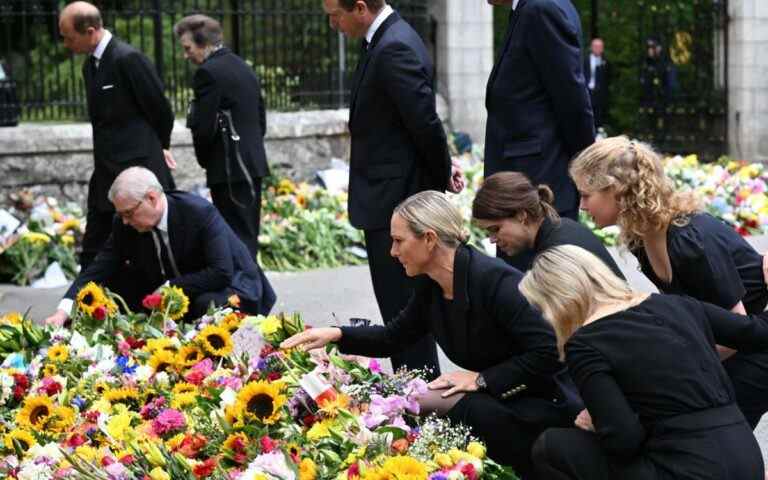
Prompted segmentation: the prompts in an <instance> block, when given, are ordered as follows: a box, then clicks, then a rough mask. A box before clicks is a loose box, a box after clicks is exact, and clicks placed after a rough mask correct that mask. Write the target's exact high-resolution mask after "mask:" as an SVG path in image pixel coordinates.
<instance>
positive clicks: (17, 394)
mask: <svg viewBox="0 0 768 480" xmlns="http://www.w3.org/2000/svg"><path fill="white" fill-rule="evenodd" d="M26 393H27V391H26V390H24V389H23V388H21V387H20V386H18V385H16V386H15V387H13V399H14V400H16V401H17V402H20V401H21V400H22V399H23V398H24V395H26Z"/></svg>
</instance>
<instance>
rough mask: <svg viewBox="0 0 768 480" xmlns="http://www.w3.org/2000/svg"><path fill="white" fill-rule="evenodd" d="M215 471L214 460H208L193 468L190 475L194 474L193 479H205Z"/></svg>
mask: <svg viewBox="0 0 768 480" xmlns="http://www.w3.org/2000/svg"><path fill="white" fill-rule="evenodd" d="M215 469H216V460H214V459H212V458H209V459H208V460H206V461H204V462H203V463H199V464H197V465H196V466H195V468H193V469H192V473H194V474H195V477H197V478H205V477H208V476H210V475H211V474H212V473H213V471H214V470H215Z"/></svg>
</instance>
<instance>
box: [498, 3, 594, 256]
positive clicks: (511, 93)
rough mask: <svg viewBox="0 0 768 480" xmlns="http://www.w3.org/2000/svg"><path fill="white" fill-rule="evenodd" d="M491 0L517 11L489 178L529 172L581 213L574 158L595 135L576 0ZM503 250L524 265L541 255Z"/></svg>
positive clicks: (568, 211) (566, 210)
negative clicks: (572, 165) (570, 167)
mask: <svg viewBox="0 0 768 480" xmlns="http://www.w3.org/2000/svg"><path fill="white" fill-rule="evenodd" d="M488 3H489V4H491V5H512V11H511V12H510V17H509V27H508V28H507V33H506V36H505V39H504V45H502V48H501V51H500V52H499V56H498V59H497V60H496V64H495V65H494V66H493V71H492V72H491V76H490V78H489V79H488V87H487V90H486V97H485V106H486V109H487V110H488V121H487V124H486V131H485V177H486V178H487V177H489V176H491V175H493V174H494V173H496V172H502V171H517V172H522V173H524V174H525V175H527V176H528V178H529V179H530V180H531V182H532V183H533V184H534V185H538V184H546V185H548V186H549V187H550V188H551V189H552V191H553V192H554V194H555V208H556V209H557V211H558V213H559V214H560V216H562V217H566V218H571V219H577V218H578V214H579V194H578V191H577V190H576V186H575V185H574V183H573V180H571V178H570V177H569V176H568V164H569V162H570V160H571V159H572V158H573V156H574V155H575V154H576V153H577V152H579V151H581V150H583V149H584V148H586V147H588V146H589V145H591V144H592V143H593V142H594V141H595V124H594V119H593V116H592V107H591V105H590V103H589V93H588V92H587V85H586V83H585V81H584V75H583V74H582V71H581V68H582V61H581V21H580V20H579V14H578V13H577V12H576V9H575V8H574V6H573V4H572V3H571V0H488ZM499 256H500V257H502V258H504V259H505V260H506V261H507V262H508V263H509V264H510V265H512V266H514V267H517V268H518V269H520V270H523V271H525V270H528V269H529V268H530V264H531V261H532V260H533V259H532V258H531V257H530V255H517V256H515V257H512V258H510V257H507V256H505V255H502V254H500V255H499Z"/></svg>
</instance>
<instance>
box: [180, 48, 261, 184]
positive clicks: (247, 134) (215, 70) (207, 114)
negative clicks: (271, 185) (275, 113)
mask: <svg viewBox="0 0 768 480" xmlns="http://www.w3.org/2000/svg"><path fill="white" fill-rule="evenodd" d="M193 88H194V90H195V98H194V100H193V102H192V106H191V109H190V114H189V118H188V121H187V126H188V127H189V128H190V129H191V130H192V140H193V142H194V145H195V154H196V156H197V162H198V163H199V164H200V166H201V167H203V168H204V169H205V173H206V178H207V181H208V185H215V184H220V183H226V182H227V179H228V176H227V171H226V166H225V156H224V144H223V142H222V139H221V134H220V131H219V127H218V122H217V112H218V111H219V110H230V111H231V112H232V122H233V123H234V126H235V130H236V131H237V133H238V135H239V136H240V142H239V146H240V155H241V156H242V159H243V162H244V163H245V166H246V168H248V173H249V175H250V176H251V178H256V177H266V176H267V175H269V168H268V166H267V154H266V152H265V150H264V135H265V133H266V130H267V115H266V110H265V108H264V100H263V98H262V96H261V84H260V82H259V78H258V77H257V76H256V73H254V71H253V69H252V68H251V67H250V66H248V64H247V63H245V62H244V61H243V60H242V59H241V58H240V57H238V56H237V55H235V54H234V53H232V51H231V50H230V49H228V48H226V47H225V48H221V49H219V50H217V51H215V52H213V53H212V54H211V55H210V56H209V57H208V59H206V61H205V62H204V63H203V64H202V65H200V67H199V68H198V69H197V71H196V72H195V76H194V78H193ZM229 180H230V181H231V182H237V181H245V176H244V175H243V172H242V169H241V168H240V166H239V165H238V163H237V160H236V159H235V158H234V156H232V157H230V175H229Z"/></svg>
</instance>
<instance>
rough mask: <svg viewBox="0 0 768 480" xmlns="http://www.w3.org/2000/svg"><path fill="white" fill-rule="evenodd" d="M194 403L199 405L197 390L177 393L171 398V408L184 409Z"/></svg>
mask: <svg viewBox="0 0 768 480" xmlns="http://www.w3.org/2000/svg"><path fill="white" fill-rule="evenodd" d="M194 405H197V393H196V392H184V393H176V394H174V395H173V397H172V398H171V408H175V409H176V410H184V409H185V408H187V407H191V406H194Z"/></svg>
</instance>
